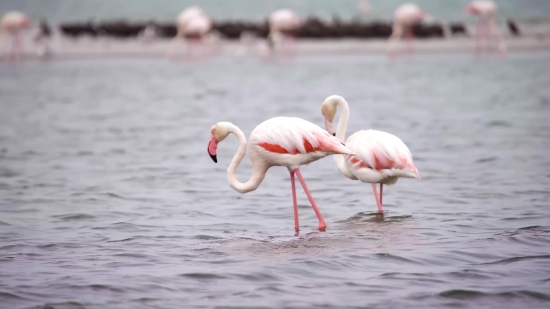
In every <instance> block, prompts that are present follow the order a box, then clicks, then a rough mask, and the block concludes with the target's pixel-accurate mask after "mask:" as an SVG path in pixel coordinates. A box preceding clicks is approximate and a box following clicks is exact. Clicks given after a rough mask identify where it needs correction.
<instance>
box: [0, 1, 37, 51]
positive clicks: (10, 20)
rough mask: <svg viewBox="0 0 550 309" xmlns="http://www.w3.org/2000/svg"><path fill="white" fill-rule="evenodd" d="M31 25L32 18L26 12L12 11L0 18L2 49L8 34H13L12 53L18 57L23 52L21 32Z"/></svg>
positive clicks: (0, 44) (0, 42) (0, 45)
mask: <svg viewBox="0 0 550 309" xmlns="http://www.w3.org/2000/svg"><path fill="white" fill-rule="evenodd" d="M30 25H31V19H30V18H29V17H28V16H27V15H25V13H22V12H18V11H11V12H8V13H6V14H4V16H2V19H1V20H0V50H1V48H2V46H3V45H4V41H5V40H6V37H7V36H11V38H12V45H11V52H10V55H11V57H12V58H14V59H16V58H17V56H18V55H21V56H22V54H23V42H22V41H21V35H20V32H21V31H22V30H23V29H25V28H28V27H29V26H30Z"/></svg>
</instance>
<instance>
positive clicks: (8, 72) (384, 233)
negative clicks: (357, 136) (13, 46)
mask: <svg viewBox="0 0 550 309" xmlns="http://www.w3.org/2000/svg"><path fill="white" fill-rule="evenodd" d="M549 60H550V57H549V55H548V54H547V53H522V54H512V55H510V56H509V58H508V59H505V60H504V59H499V58H491V59H484V60H475V59H474V58H473V57H472V56H471V55H470V54H458V55H454V56H444V55H439V56H438V55H430V56H421V55H419V56H417V57H415V58H412V59H409V60H402V61H397V62H389V61H387V60H386V58H384V57H367V56H361V57H360V56H355V57H352V56H346V57H336V56H334V57H332V56H331V57H310V58H299V59H296V60H294V61H292V62H290V63H288V62H279V63H271V64H265V63H261V62H258V61H254V60H248V61H241V62H234V60H232V59H229V58H221V59H217V60H213V61H210V62H200V63H194V64H189V63H185V62H179V63H176V64H174V63H168V62H166V61H164V60H143V59H140V60H138V59H134V60H116V61H115V60H95V61H59V62H55V61H52V62H45V63H44V62H28V63H26V64H24V65H22V66H14V65H9V64H7V63H3V64H0V278H2V280H0V308H183V307H185V308H252V307H254V308H259V307H262V308H405V307H406V308H411V307H414V308H448V307H457V308H482V307H483V308H519V307H522V308H523V307H526V308H527V307H528V308H547V307H548V303H549V302H550V289H549V284H550V271H549V269H550V225H549V222H550V221H549V220H550V209H549V206H548V200H549V197H550V190H549V188H550V186H549V185H550V174H549V170H550V168H549V167H550V157H549V156H548V150H550V125H549V124H548V121H547V118H548V115H549V112H550V103H549V102H550V92H549V90H548V87H546V86H547V85H548V81H549V75H548V72H550V61H549ZM331 94H340V95H343V96H345V97H346V98H347V99H348V101H349V102H350V108H351V112H352V115H351V119H350V128H349V130H348V132H354V131H357V130H360V129H364V128H376V129H379V130H385V131H389V132H391V133H393V134H396V135H398V136H399V137H401V138H402V140H403V141H404V142H405V143H406V144H407V145H408V146H409V148H410V149H411V151H412V153H413V157H414V159H415V163H416V166H417V167H418V169H419V170H420V172H421V174H422V177H423V178H422V180H421V181H416V180H407V179H406V180H400V181H399V182H398V183H397V184H396V185H395V186H393V187H386V190H384V193H385V196H384V201H385V210H386V211H387V214H386V215H385V217H380V216H378V215H376V214H375V211H376V204H375V202H374V198H373V195H372V192H371V189H370V185H368V184H363V183H359V182H354V181H351V180H349V179H347V178H344V177H343V176H341V175H339V173H338V171H337V169H336V167H335V165H334V162H333V160H332V159H331V158H325V159H323V160H321V161H317V162H314V163H313V164H311V165H309V166H304V167H303V168H302V174H303V175H304V178H305V179H306V181H307V183H308V185H309V187H310V189H311V190H312V194H313V196H314V197H315V198H316V201H317V203H318V204H319V207H320V210H321V212H322V213H323V215H324V217H325V219H326V221H327V224H328V228H327V231H326V232H324V233H322V232H317V231H316V230H315V228H316V226H317V220H316V217H315V215H314V213H313V211H312V209H311V207H310V206H309V203H308V201H307V199H306V197H305V194H304V193H303V191H302V190H301V188H300V187H299V186H298V188H297V189H298V191H297V192H298V200H299V205H300V207H299V211H300V219H301V225H302V231H301V234H300V236H299V237H294V236H293V233H294V231H293V214H292V202H291V195H290V193H291V192H290V183H289V175H288V172H287V171H286V169H284V168H272V169H271V170H269V172H268V175H267V177H266V179H265V180H264V183H262V185H261V186H260V188H259V189H258V190H257V191H255V192H252V193H249V194H246V195H241V194H238V193H237V192H235V191H233V190H232V189H230V188H229V187H228V185H227V183H226V175H225V170H226V168H227V166H228V164H229V162H230V160H231V157H232V155H233V153H234V151H235V150H236V138H235V137H234V136H231V137H229V138H228V139H227V140H226V141H224V142H223V143H220V145H219V148H218V150H219V151H218V162H219V163H218V164H214V163H213V162H212V161H211V159H210V158H209V156H208V154H207V152H206V146H207V142H208V139H209V136H210V127H211V126H212V125H213V124H215V123H216V122H218V121H231V122H233V123H235V124H237V125H238V126H240V127H241V129H243V131H244V132H245V133H246V134H247V135H248V134H250V132H251V131H252V129H253V128H254V126H255V125H256V124H258V123H260V122H261V121H263V120H265V119H267V118H270V117H274V116H280V115H292V116H298V117H302V118H304V119H307V120H310V121H312V122H315V123H317V124H319V125H321V124H322V123H323V120H322V117H321V115H320V105H321V102H322V101H323V99H324V98H325V97H326V96H328V95H331ZM250 168H251V167H250V163H249V162H248V160H245V161H244V162H243V164H242V166H241V167H240V168H239V170H238V177H239V179H240V180H241V181H245V180H246V179H248V177H249V175H250V173H251V170H250Z"/></svg>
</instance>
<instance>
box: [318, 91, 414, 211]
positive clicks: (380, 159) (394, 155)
mask: <svg viewBox="0 0 550 309" xmlns="http://www.w3.org/2000/svg"><path fill="white" fill-rule="evenodd" d="M337 107H340V108H341V109H342V112H341V114H340V120H338V127H337V129H336V132H334V125H333V124H332V120H333V119H334V116H335V115H336V110H337ZM321 112H322V114H323V116H324V117H325V127H326V129H327V131H328V133H330V134H334V135H335V136H336V137H337V138H338V139H340V140H342V141H343V140H345V138H346V129H347V127H348V120H349V107H348V102H347V101H346V100H345V99H344V98H343V97H341V96H337V95H333V96H329V97H328V98H326V99H325V101H324V102H323V105H322V107H321ZM346 146H347V147H348V148H349V149H351V150H352V151H353V152H355V153H356V154H357V155H356V156H355V157H352V156H342V155H336V156H334V161H335V162H336V166H337V167H338V170H339V171H340V173H342V175H344V176H346V177H348V178H349V179H353V180H360V181H362V182H366V183H370V184H371V185H372V191H373V192H374V197H375V199H376V205H377V206H378V212H380V213H383V209H382V190H383V185H393V184H395V183H396V182H397V180H398V179H399V178H416V179H420V174H419V173H418V170H417V169H416V167H415V166H414V163H413V159H412V156H411V152H410V150H409V148H407V146H406V145H405V144H404V143H403V141H401V140H400V139H399V138H398V137H397V136H395V135H392V134H390V133H386V132H382V131H377V130H362V131H358V132H355V133H354V134H352V135H351V136H350V137H349V138H348V139H347V141H346ZM377 183H379V184H380V196H379V195H378V192H377V191H376V184H377Z"/></svg>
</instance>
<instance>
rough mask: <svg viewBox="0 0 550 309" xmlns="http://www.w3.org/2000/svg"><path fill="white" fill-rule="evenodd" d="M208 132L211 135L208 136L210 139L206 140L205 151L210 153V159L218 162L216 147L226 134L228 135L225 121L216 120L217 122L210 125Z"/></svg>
mask: <svg viewBox="0 0 550 309" xmlns="http://www.w3.org/2000/svg"><path fill="white" fill-rule="evenodd" d="M210 132H211V133H212V135H211V136H210V141H209V142H208V147H207V151H208V154H209V155H210V158H212V161H214V163H218V158H217V156H216V151H217V149H218V143H219V142H221V141H223V140H224V139H225V138H226V137H227V135H229V130H228V128H227V123H226V122H218V123H217V124H215V125H214V126H212V129H210Z"/></svg>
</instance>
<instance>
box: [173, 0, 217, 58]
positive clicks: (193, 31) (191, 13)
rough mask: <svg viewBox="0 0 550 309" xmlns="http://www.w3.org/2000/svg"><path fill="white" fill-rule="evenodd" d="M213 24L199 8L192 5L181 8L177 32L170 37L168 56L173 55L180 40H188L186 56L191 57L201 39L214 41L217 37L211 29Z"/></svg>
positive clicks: (209, 41)
mask: <svg viewBox="0 0 550 309" xmlns="http://www.w3.org/2000/svg"><path fill="white" fill-rule="evenodd" d="M213 26H214V24H213V22H212V19H211V18H210V17H208V15H206V14H205V13H204V12H203V11H202V9H201V8H199V7H196V6H193V7H189V8H187V9H185V10H183V11H182V12H181V13H180V14H179V15H178V18H177V28H178V32H177V34H176V36H175V37H174V38H173V39H172V42H171V44H170V48H169V50H168V53H167V55H168V57H170V58H172V57H174V55H175V52H174V50H175V48H176V47H177V45H178V44H179V43H181V42H184V41H186V42H188V48H187V56H188V57H191V56H192V55H193V51H194V50H195V47H196V45H197V44H200V43H201V42H203V41H206V42H207V43H216V42H217V37H216V36H214V35H212V33H211V31H212V28H213Z"/></svg>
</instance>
